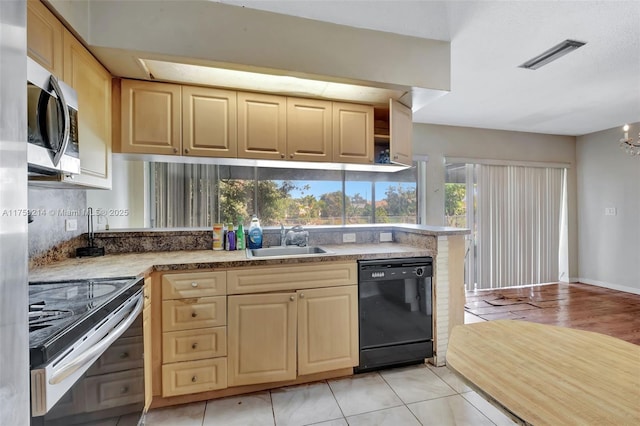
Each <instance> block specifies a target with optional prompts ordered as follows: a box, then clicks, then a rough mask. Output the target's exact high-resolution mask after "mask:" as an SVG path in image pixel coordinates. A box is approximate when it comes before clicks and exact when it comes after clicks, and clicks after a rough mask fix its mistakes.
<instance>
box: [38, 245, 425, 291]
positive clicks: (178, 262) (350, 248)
mask: <svg viewBox="0 0 640 426" xmlns="http://www.w3.org/2000/svg"><path fill="white" fill-rule="evenodd" d="M322 247H323V248H325V249H328V250H329V251H331V253H324V254H316V255H302V256H283V257H269V258H260V259H256V258H252V259H248V258H247V256H246V253H245V252H244V251H231V252H229V251H213V250H189V251H160V252H148V253H124V254H111V255H106V256H103V257H85V258H69V259H64V260H61V261H58V262H54V263H51V264H49V265H46V266H42V267H35V268H33V269H31V270H30V271H29V281H31V282H33V281H52V280H66V279H82V278H110V277H124V276H141V275H145V274H148V273H151V272H153V271H154V270H155V271H170V270H181V269H206V268H237V267H243V266H259V265H286V264H296V263H304V262H330V261H336V260H359V259H383V258H393V257H417V256H433V255H435V253H434V252H433V251H431V250H429V249H426V248H419V247H415V246H410V245H405V244H397V243H381V244H344V245H322Z"/></svg>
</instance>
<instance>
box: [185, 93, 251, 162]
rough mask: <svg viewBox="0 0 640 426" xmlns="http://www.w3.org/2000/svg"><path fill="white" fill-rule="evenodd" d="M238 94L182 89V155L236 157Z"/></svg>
mask: <svg viewBox="0 0 640 426" xmlns="http://www.w3.org/2000/svg"><path fill="white" fill-rule="evenodd" d="M236 99H237V92H235V91H231V90H219V89H208V88H204V87H194V86H183V87H182V120H183V124H182V125H183V128H182V141H183V142H182V144H183V154H184V155H196V156H212V157H225V158H235V157H236V156H237V154H238V138H237V107H236Z"/></svg>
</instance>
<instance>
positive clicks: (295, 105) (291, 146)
mask: <svg viewBox="0 0 640 426" xmlns="http://www.w3.org/2000/svg"><path fill="white" fill-rule="evenodd" d="M332 120H333V116H332V105H331V101H321V100H316V99H303V98H287V158H288V159H291V160H298V161H326V162H330V161H331V160H332V158H333V145H332V138H333V135H332V133H331V130H332Z"/></svg>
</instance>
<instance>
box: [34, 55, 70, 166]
mask: <svg viewBox="0 0 640 426" xmlns="http://www.w3.org/2000/svg"><path fill="white" fill-rule="evenodd" d="M27 123H28V134H27V137H28V139H27V141H28V144H27V159H28V165H29V175H61V174H63V175H73V174H79V173H80V148H79V145H78V95H77V93H76V91H75V90H73V89H72V88H71V87H70V86H68V85H67V84H65V83H64V82H62V81H60V80H58V79H57V78H56V76H54V75H53V74H51V73H50V72H49V71H47V70H46V69H45V68H43V67H42V66H41V65H40V64H38V63H37V62H35V61H34V60H33V59H31V58H27Z"/></svg>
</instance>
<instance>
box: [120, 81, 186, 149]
mask: <svg viewBox="0 0 640 426" xmlns="http://www.w3.org/2000/svg"><path fill="white" fill-rule="evenodd" d="M181 93H182V88H181V86H180V85H177V84H168V83H157V82H149V81H138V80H122V87H121V96H122V99H121V108H122V110H121V120H122V130H121V131H122V134H121V139H120V150H119V152H128V153H141V154H148V153H152V154H169V155H176V154H180V152H181V147H182V138H181V135H182V106H181V104H182V102H181V100H182V99H181V98H182V96H181Z"/></svg>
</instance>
